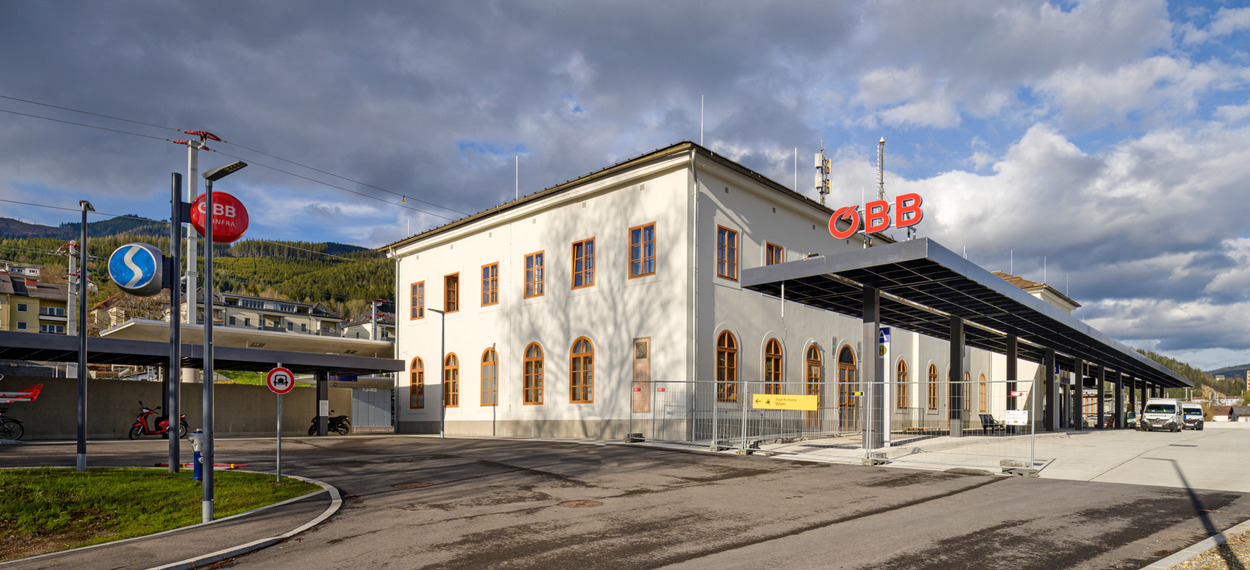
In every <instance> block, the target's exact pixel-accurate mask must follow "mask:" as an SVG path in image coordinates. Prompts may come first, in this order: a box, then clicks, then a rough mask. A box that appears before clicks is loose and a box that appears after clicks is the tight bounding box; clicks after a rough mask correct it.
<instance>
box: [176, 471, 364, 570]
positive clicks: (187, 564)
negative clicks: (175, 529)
mask: <svg viewBox="0 0 1250 570" xmlns="http://www.w3.org/2000/svg"><path fill="white" fill-rule="evenodd" d="M287 477H290V478H292V479H299V480H300V481H305V482H308V483H312V484H314V485H320V486H321V488H322V489H323V490H324V491H325V492H327V493H329V494H330V506H329V507H326V510H325V511H324V512H322V513H321V514H320V515H318V516H317V518H315V519H313V520H311V521H308V522H307V523H305V524H303V525H300V526H299V527H297V528H295V529H293V530H291V531H290V532H287V533H285V534H281V535H278V536H271V537H269V538H262V539H259V540H254V541H252V542H249V543H247V544H241V545H239V546H235V547H232V548H227V549H224V550H218V551H217V552H213V553H210V554H205V555H203V556H196V557H194V558H188V559H186V560H181V561H178V562H174V563H172V564H166V565H164V566H156V567H153V568H152V569H151V570H189V569H191V568H198V567H200V566H206V565H208V564H212V563H214V562H220V561H222V560H226V559H228V558H234V557H236V556H242V555H244V554H247V553H249V552H255V551H257V550H260V549H262V548H267V547H270V546H273V545H275V544H277V543H279V542H282V541H284V540H286V539H288V538H291V537H293V536H295V535H297V534H300V533H302V532H304V531H306V530H308V529H310V528H312V527H314V526H317V525H319V524H321V523H322V522H323V521H325V520H326V519H328V518H330V516H331V515H333V514H334V513H337V512H338V511H339V509H340V508H341V507H342V506H343V498H342V497H341V496H340V495H339V490H338V489H336V488H334V486H333V485H330V484H328V483H323V482H321V481H318V480H316V479H308V478H305V477H300V476H298V475H287ZM319 493H321V491H315V492H312V493H309V494H307V495H304V496H302V497H295V498H294V499H287V500H285V501H282V502H281V503H274V504H272V505H268V506H264V507H260V508H259V509H252V510H250V511H248V512H246V513H239V514H237V515H233V516H230V517H226V518H224V519H221V520H223V521H224V520H229V519H233V518H236V517H243V516H247V515H250V514H253V513H257V512H260V511H264V510H267V509H272V508H274V507H278V506H281V505H285V504H287V503H291V502H295V501H300V500H303V499H306V498H308V497H311V496H314V495H317V494H319ZM213 522H217V521H212V522H208V523H201V525H202V524H213ZM201 525H195V526H201ZM195 526H192V527H184V528H195Z"/></svg>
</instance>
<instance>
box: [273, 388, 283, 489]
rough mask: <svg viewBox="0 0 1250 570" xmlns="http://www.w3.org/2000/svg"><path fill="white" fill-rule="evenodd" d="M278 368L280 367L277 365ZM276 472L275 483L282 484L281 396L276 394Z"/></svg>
mask: <svg viewBox="0 0 1250 570" xmlns="http://www.w3.org/2000/svg"><path fill="white" fill-rule="evenodd" d="M278 366H282V365H281V364H279V365H278ZM277 464H278V470H277V478H276V479H274V481H275V482H277V483H281V482H282V394H278V459H277Z"/></svg>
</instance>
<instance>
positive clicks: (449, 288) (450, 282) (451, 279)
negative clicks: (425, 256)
mask: <svg viewBox="0 0 1250 570" xmlns="http://www.w3.org/2000/svg"><path fill="white" fill-rule="evenodd" d="M459 311H460V272H456V273H451V274H448V275H445V276H443V313H455V312H459Z"/></svg>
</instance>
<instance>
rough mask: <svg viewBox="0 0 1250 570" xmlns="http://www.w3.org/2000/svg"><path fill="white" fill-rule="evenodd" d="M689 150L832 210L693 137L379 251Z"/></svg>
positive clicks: (885, 240)
mask: <svg viewBox="0 0 1250 570" xmlns="http://www.w3.org/2000/svg"><path fill="white" fill-rule="evenodd" d="M687 153H696V154H698V155H700V156H703V157H704V158H707V159H709V160H711V161H713V162H715V163H717V164H720V165H722V166H724V167H726V168H729V169H730V170H734V171H736V172H737V173H739V174H741V175H742V176H745V177H747V178H750V179H752V180H754V181H756V182H758V183H759V184H760V185H761V186H763V187H765V188H768V189H770V190H773V191H774V192H777V193H778V194H779V195H781V196H784V197H786V198H787V199H792V200H798V201H800V202H802V203H804V204H805V205H807V206H809V207H811V208H814V209H816V210H818V211H820V212H821V213H822V214H823V215H826V216H828V215H832V214H833V210H832V209H830V208H829V207H827V206H825V205H823V204H821V203H820V202H817V201H815V200H812V199H811V198H808V197H807V196H804V195H803V194H800V193H799V192H795V191H794V190H792V189H790V188H787V187H786V186H784V185H782V184H780V183H778V182H776V181H774V180H772V179H770V178H768V177H767V176H764V175H763V174H760V173H758V172H755V171H754V170H751V169H750V168H747V167H745V166H743V165H741V164H738V163H737V162H734V161H733V160H730V159H728V158H726V157H724V156H721V155H719V154H716V153H715V152H712V151H711V150H709V149H707V148H706V147H703V146H701V145H699V144H696V143H694V142H691V141H682V142H678V143H675V144H672V145H670V146H667V147H664V148H661V149H657V150H654V151H651V152H649V153H646V154H642V155H639V156H636V157H634V158H630V159H627V160H624V161H622V162H619V163H616V164H613V165H611V166H608V167H607V168H604V169H602V170H597V171H595V172H592V173H590V174H587V175H585V176H582V177H579V178H576V179H573V180H568V181H565V182H562V183H560V184H557V185H555V186H552V187H549V188H546V189H544V190H539V191H538V192H535V193H533V194H529V195H527V196H522V197H520V198H518V199H516V200H512V201H510V202H505V203H503V204H500V205H498V206H495V207H493V208H489V209H486V210H483V211H481V212H478V213H476V214H472V215H469V216H466V217H464V218H461V219H459V220H455V221H452V222H450V223H447V224H444V225H442V226H438V227H436V228H431V229H429V230H426V231H424V232H421V233H419V234H416V235H413V236H409V237H406V238H404V239H401V240H399V241H396V242H393V243H390V244H387V245H384V246H382V247H379V248H378V251H380V252H383V253H387V252H390V251H393V250H396V249H399V248H401V247H404V246H407V245H411V244H413V243H416V242H419V241H422V240H425V239H427V238H430V237H433V236H436V235H439V234H442V233H445V232H448V231H451V230H454V229H456V228H460V227H463V226H466V225H469V224H472V223H475V222H478V221H480V220H484V219H487V218H491V217H493V216H496V215H498V214H501V213H503V212H506V211H508V210H512V209H514V208H518V207H520V206H524V205H526V204H530V203H533V202H536V201H539V200H543V199H546V198H549V197H551V196H555V195H558V194H562V193H565V192H568V191H570V190H572V189H574V188H577V187H579V186H582V185H584V184H587V183H590V182H594V181H597V180H601V179H604V178H607V177H610V176H614V175H616V174H620V173H621V172H626V171H629V170H633V169H636V168H640V167H643V166H646V165H649V164H653V163H656V162H660V161H663V160H668V159H671V158H673V157H677V156H681V155H683V154H687ZM873 238H874V239H877V240H880V241H881V242H883V243H892V242H893V241H894V240H893V239H892V238H890V237H889V236H887V235H885V234H873Z"/></svg>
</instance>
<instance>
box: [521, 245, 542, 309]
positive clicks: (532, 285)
mask: <svg viewBox="0 0 1250 570" xmlns="http://www.w3.org/2000/svg"><path fill="white" fill-rule="evenodd" d="M542 294H543V252H541V251H536V252H534V253H531V254H529V255H527V256H525V298H526V299H529V298H530V297H541V296H542Z"/></svg>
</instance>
